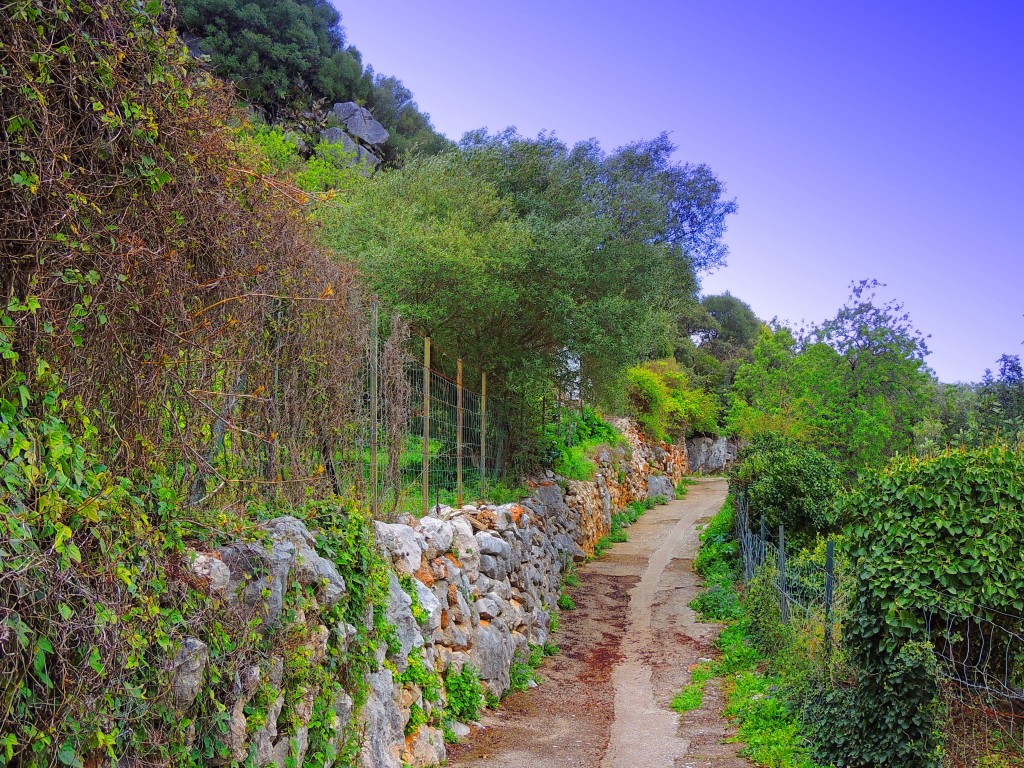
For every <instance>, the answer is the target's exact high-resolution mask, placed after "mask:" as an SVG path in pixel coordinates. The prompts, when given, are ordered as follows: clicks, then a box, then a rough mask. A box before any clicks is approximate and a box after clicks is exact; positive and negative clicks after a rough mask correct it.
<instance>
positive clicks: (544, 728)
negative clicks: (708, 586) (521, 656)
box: [449, 479, 750, 768]
mask: <svg viewBox="0 0 1024 768" xmlns="http://www.w3.org/2000/svg"><path fill="white" fill-rule="evenodd" d="M725 494H726V484H725V481H724V480H718V479H714V480H702V481H699V482H698V483H697V484H696V485H694V486H691V487H690V492H689V493H688V494H687V496H686V498H685V499H683V500H681V501H674V502H671V503H669V504H667V505H665V506H662V507H657V508H656V509H654V510H651V511H650V512H648V513H647V514H645V515H644V516H643V517H642V518H641V519H640V520H639V521H638V522H637V523H635V524H634V525H633V526H632V527H631V528H630V529H629V541H628V542H627V543H625V544H617V545H616V546H615V547H613V548H612V549H611V550H610V551H609V552H608V554H606V555H605V556H604V557H602V558H601V559H600V560H598V561H595V562H593V563H589V564H587V565H585V566H583V567H581V568H580V577H581V579H582V582H583V583H582V586H580V587H579V588H577V589H575V590H571V594H572V596H573V599H574V600H575V601H576V605H577V610H575V611H566V612H563V613H562V617H561V627H560V628H559V631H558V634H557V635H556V636H555V637H554V641H555V642H556V643H558V645H559V646H560V647H561V653H559V654H558V655H556V656H554V657H552V658H550V659H548V660H547V661H546V662H545V663H544V665H543V667H541V669H540V676H541V678H542V681H543V682H542V683H541V685H540V686H539V687H538V688H536V689H534V690H531V691H526V692H524V693H516V694H513V695H511V696H509V697H508V698H507V699H505V701H504V702H503V703H502V706H501V708H500V709H498V711H496V712H489V713H488V714H487V715H486V716H485V717H484V719H483V721H482V727H481V728H479V729H474V731H473V733H472V734H471V735H470V736H469V737H468V738H467V739H466V741H465V742H464V743H463V744H460V745H458V746H456V747H453V748H452V749H451V750H450V751H449V765H452V766H463V767H464V768H748V766H750V763H748V762H747V761H746V760H743V759H741V758H738V757H737V756H736V751H737V749H738V746H737V745H735V744H725V743H723V740H724V739H725V738H726V737H727V736H728V734H729V731H728V727H727V725H726V723H725V722H724V721H723V720H722V718H721V716H720V715H719V714H718V713H719V711H720V710H721V708H722V701H721V694H720V693H719V691H718V689H717V688H716V687H715V684H714V682H713V681H711V682H709V683H708V688H707V691H706V692H705V697H704V706H703V707H702V708H701V709H700V710H697V711H695V712H689V713H687V714H686V715H684V716H683V717H680V716H679V715H677V714H676V713H675V712H673V711H672V710H671V709H669V702H670V701H671V700H672V697H673V696H674V695H675V694H676V692H677V691H678V690H679V689H680V688H682V687H683V686H684V685H685V684H686V683H687V682H688V680H689V676H690V672H689V669H690V667H691V666H692V665H694V664H696V663H698V662H699V661H700V660H701V659H706V658H710V657H712V655H713V653H714V650H713V646H712V641H713V640H714V638H715V636H716V635H717V633H718V631H719V629H720V627H718V626H716V625H713V624H700V623H698V622H697V621H696V618H695V616H694V614H693V611H691V610H690V608H689V603H690V601H691V600H693V598H694V597H696V595H697V592H698V590H699V584H700V581H699V579H698V577H697V576H696V575H695V574H694V573H693V569H692V567H691V563H692V560H693V558H694V556H695V555H696V553H697V547H698V543H699V542H698V538H697V534H698V532H697V525H698V524H700V523H703V522H707V520H708V519H709V518H710V517H711V516H712V515H714V514H715V512H717V511H718V509H719V508H720V507H721V505H722V502H723V501H724V500H725Z"/></svg>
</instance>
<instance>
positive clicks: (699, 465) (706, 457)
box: [686, 437, 736, 474]
mask: <svg viewBox="0 0 1024 768" xmlns="http://www.w3.org/2000/svg"><path fill="white" fill-rule="evenodd" d="M686 452H687V454H689V461H690V472H693V473H701V474H704V473H708V472H721V471H722V470H723V469H725V468H726V466H727V465H728V464H729V463H730V462H732V461H734V460H735V458H736V449H735V447H734V446H733V445H732V444H731V443H729V441H728V440H726V439H725V438H724V437H691V438H690V439H689V440H687V441H686Z"/></svg>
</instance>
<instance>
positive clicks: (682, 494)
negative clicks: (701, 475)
mask: <svg viewBox="0 0 1024 768" xmlns="http://www.w3.org/2000/svg"><path fill="white" fill-rule="evenodd" d="M696 482H697V481H696V480H694V479H693V478H692V477H689V476H686V475H684V476H683V477H682V478H680V480H679V482H678V483H676V498H677V499H684V498H686V494H688V493H689V492H690V486H691V485H694V484H695V483H696Z"/></svg>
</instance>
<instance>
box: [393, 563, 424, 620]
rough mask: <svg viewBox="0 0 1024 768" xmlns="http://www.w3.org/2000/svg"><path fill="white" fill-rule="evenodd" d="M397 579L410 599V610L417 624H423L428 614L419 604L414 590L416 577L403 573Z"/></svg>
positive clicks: (418, 597)
mask: <svg viewBox="0 0 1024 768" xmlns="http://www.w3.org/2000/svg"><path fill="white" fill-rule="evenodd" d="M398 581H399V583H400V584H401V585H402V591H403V592H405V594H407V595H408V596H409V599H410V600H412V606H411V610H412V615H413V618H414V619H416V623H417V624H419V625H420V626H424V625H425V624H426V623H427V622H428V621H430V614H428V613H427V612H426V611H425V610H423V606H422V605H420V596H419V594H418V593H417V592H416V579H414V578H413V577H412V576H410V575H409V574H407V573H405V574H402V575H401V576H399V578H398Z"/></svg>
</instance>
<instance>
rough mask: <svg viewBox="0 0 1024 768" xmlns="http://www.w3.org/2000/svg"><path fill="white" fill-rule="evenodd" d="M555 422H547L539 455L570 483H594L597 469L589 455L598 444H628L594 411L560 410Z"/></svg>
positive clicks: (586, 409) (590, 409)
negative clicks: (587, 481)
mask: <svg viewBox="0 0 1024 768" xmlns="http://www.w3.org/2000/svg"><path fill="white" fill-rule="evenodd" d="M559 413H560V418H559V420H558V421H552V422H548V424H547V425H546V427H545V429H544V434H543V436H542V440H541V448H540V455H541V458H542V460H543V461H544V462H545V463H550V464H551V465H552V467H553V469H554V470H555V472H556V473H558V474H559V475H561V476H562V477H565V478H567V479H569V480H593V479H594V474H595V473H596V472H597V466H596V465H595V464H594V462H593V461H591V460H590V458H588V457H589V455H590V454H591V453H592V452H593V450H594V449H595V448H597V447H598V446H601V445H608V446H613V447H619V446H625V445H627V443H626V439H625V438H624V437H623V436H622V435H621V434H620V433H619V431H618V430H617V429H615V427H613V426H612V425H611V424H609V423H608V422H606V421H604V419H602V418H601V417H600V416H599V415H598V414H597V412H596V411H594V409H593V408H589V407H585V408H584V409H583V412H582V413H580V412H579V411H574V410H572V409H569V408H563V409H561V410H560V411H559Z"/></svg>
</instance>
